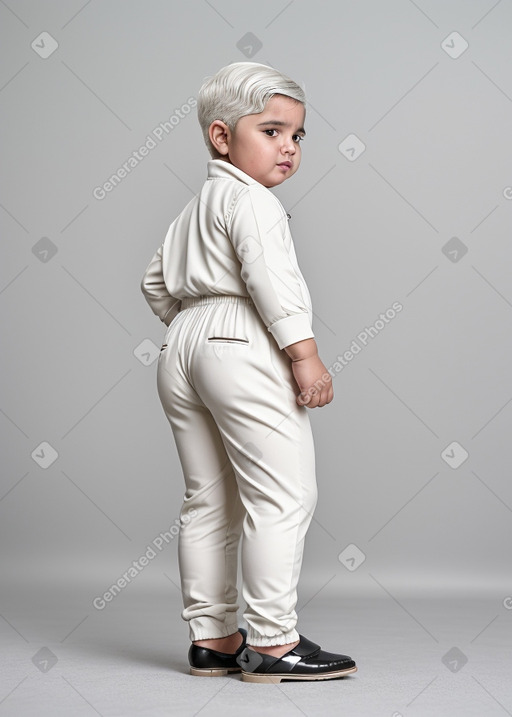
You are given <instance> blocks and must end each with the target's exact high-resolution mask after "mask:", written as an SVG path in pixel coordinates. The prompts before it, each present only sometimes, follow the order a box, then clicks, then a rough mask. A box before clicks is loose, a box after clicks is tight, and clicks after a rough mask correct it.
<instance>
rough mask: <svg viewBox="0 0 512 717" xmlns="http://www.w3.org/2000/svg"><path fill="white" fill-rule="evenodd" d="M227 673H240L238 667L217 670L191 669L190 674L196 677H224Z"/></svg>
mask: <svg viewBox="0 0 512 717" xmlns="http://www.w3.org/2000/svg"><path fill="white" fill-rule="evenodd" d="M229 672H241V668H240V667H219V668H211V669H206V668H200V667H191V668H190V674H191V675H195V676H196V677H224V676H225V675H227V674H228V673H229Z"/></svg>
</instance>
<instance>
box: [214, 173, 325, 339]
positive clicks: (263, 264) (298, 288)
mask: <svg viewBox="0 0 512 717" xmlns="http://www.w3.org/2000/svg"><path fill="white" fill-rule="evenodd" d="M227 230H228V235H229V238H230V241H231V243H232V244H233V248H234V250H235V252H236V255H237V257H238V259H239V261H240V263H241V265H242V268H241V277H242V279H243V280H244V282H245V284H246V286H247V291H248V293H249V294H250V296H251V298H252V300H253V301H254V304H255V306H256V309H257V311H258V313H259V314H260V316H261V318H262V320H263V322H264V323H265V326H266V327H267V330H268V331H270V333H271V334H272V336H273V337H274V339H275V340H276V342H277V344H278V346H279V348H280V349H282V348H284V347H285V346H289V345H290V344H292V343H295V342H296V341H301V340H303V339H308V338H313V337H314V333H313V330H312V327H311V320H310V315H309V311H310V310H311V304H310V296H309V292H308V289H307V285H306V282H305V281H304V277H303V276H302V273H301V271H300V269H299V266H298V264H297V258H296V255H295V249H294V246H293V241H292V238H291V235H290V232H289V230H288V224H287V219H286V214H285V212H284V209H283V207H282V205H281V203H280V202H279V200H278V199H277V197H275V196H274V195H273V194H272V193H271V192H269V191H268V190H265V189H263V188H261V187H257V186H254V185H252V186H250V187H248V188H246V189H244V190H243V191H242V192H241V193H240V194H239V195H238V197H237V200H236V202H235V206H234V208H233V210H232V213H231V215H230V217H229V218H228V221H227Z"/></svg>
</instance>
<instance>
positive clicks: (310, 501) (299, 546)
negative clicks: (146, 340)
mask: <svg viewBox="0 0 512 717" xmlns="http://www.w3.org/2000/svg"><path fill="white" fill-rule="evenodd" d="M305 102H306V98H305V95H304V92H303V91H302V89H301V88H300V87H299V86H298V85H297V84H296V83H295V82H293V81H292V80H290V79H289V78H288V77H285V76H284V75H282V74H281V73H279V72H277V71H276V70H274V69H273V68H271V67H268V66H266V65H261V64H259V63H254V62H237V63H233V64H231V65H228V66H227V67H224V68H222V69H221V70H219V72H218V73H217V74H216V75H215V76H214V77H210V78H209V79H208V80H207V81H206V82H205V83H204V84H203V86H202V87H201V89H200V92H199V98H198V116H199V122H200V124H201V127H202V131H203V135H204V139H205V142H206V145H207V147H208V149H209V152H210V154H211V156H212V159H211V160H210V161H208V165H207V167H208V178H207V180H206V182H205V183H204V185H203V187H202V189H201V190H200V192H199V194H198V195H197V196H195V197H194V198H193V199H192V200H191V201H190V202H189V203H188V204H187V206H186V207H185V208H184V209H183V211H182V212H181V214H180V215H179V216H178V217H177V218H176V219H175V220H174V222H173V223H172V224H171V226H170V228H169V230H168V232H167V235H166V237H165V240H164V242H163V244H162V245H161V246H160V248H159V249H158V251H157V252H156V253H155V255H154V257H153V259H152V260H151V262H150V264H149V266H148V268H147V269H146V272H145V274H144V277H143V279H142V282H141V289H142V291H143V293H144V296H145V298H146V300H147V301H148V303H149V305H150V307H151V309H152V310H153V312H154V313H155V314H156V315H157V316H159V318H160V319H161V320H162V321H163V322H164V323H165V324H166V325H167V326H168V329H167V331H166V334H165V339H164V342H163V346H162V348H161V351H160V355H159V359H158V371H157V389H158V394H159V397H160V400H161V402H162V407H163V409H164V412H165V414H166V416H167V419H168V421H169V423H170V425H171V429H172V432H173V435H174V439H175V442H176V448H177V451H178V455H179V459H180V462H181V466H182V469H183V475H184V479H185V486H186V491H185V495H184V500H183V506H182V509H181V513H180V521H181V531H180V536H179V542H178V563H179V569H180V577H181V588H182V595H183V604H184V610H183V612H182V613H181V617H182V618H183V619H184V620H186V621H187V622H188V624H189V636H190V639H191V641H192V644H191V646H190V649H189V655H188V657H189V663H190V672H191V674H193V675H225V674H227V673H228V672H237V671H238V672H239V671H240V670H241V671H242V679H243V680H245V681H252V682H268V681H270V682H280V681H281V680H282V679H294V680H297V679H299V680H317V679H330V678H335V677H340V676H343V675H346V674H348V673H351V672H355V671H356V670H357V667H356V665H355V662H354V661H353V660H352V659H351V658H350V657H348V656H347V655H338V654H332V653H327V652H324V651H323V650H321V649H320V646H319V645H317V644H315V643H314V642H311V641H310V640H308V639H306V638H305V637H303V636H302V635H299V633H298V632H297V630H296V623H297V613H296V612H295V606H296V603H297V591H296V588H297V583H298V579H299V573H300V568H301V563H302V555H303V548H304V539H305V535H306V531H307V529H308V527H309V524H310V522H311V518H312V514H313V511H314V509H315V506H316V501H317V485H316V476H315V456H314V444H313V437H312V432H311V426H310V422H309V416H308V414H307V411H306V406H308V407H309V408H314V407H317V406H325V405H326V404H327V403H330V402H331V401H332V399H333V388H332V380H331V376H330V375H329V373H328V371H327V369H326V367H325V366H324V364H323V363H322V361H321V360H320V358H319V356H318V352H317V346H316V342H315V339H314V333H313V331H312V328H311V323H312V307H311V299H310V295H309V292H308V288H307V286H306V282H305V281H304V277H303V276H302V274H301V271H300V269H299V266H298V263H297V258H296V255H295V249H294V245H293V241H292V237H291V235H290V230H289V228H288V221H287V214H286V213H285V211H284V209H283V207H282V205H281V203H280V202H279V200H278V199H277V198H276V196H275V195H274V194H273V193H272V192H271V191H270V188H272V187H275V186H277V185H279V184H281V183H282V182H284V181H285V180H286V179H288V178H289V177H291V176H292V175H294V174H295V172H296V171H297V170H298V168H299V164H300V159H301V146H300V145H301V142H302V140H303V139H304V136H305V131H304V118H305ZM297 389H298V391H297ZM242 533H243V540H242V541H241V542H242V553H241V562H242V578H243V590H242V595H243V598H244V600H245V601H246V603H247V609H246V611H245V613H244V615H243V616H244V618H245V620H246V621H247V624H248V629H247V632H246V630H244V629H243V628H238V620H237V610H238V604H237V599H238V592H237V587H236V584H237V560H238V545H239V542H240V537H241V534H242Z"/></svg>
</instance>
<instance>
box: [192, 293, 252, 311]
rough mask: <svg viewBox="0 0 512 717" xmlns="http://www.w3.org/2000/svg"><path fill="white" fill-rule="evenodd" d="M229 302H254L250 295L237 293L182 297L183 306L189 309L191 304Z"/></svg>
mask: <svg viewBox="0 0 512 717" xmlns="http://www.w3.org/2000/svg"><path fill="white" fill-rule="evenodd" d="M222 302H227V303H229V304H235V303H240V304H253V300H252V299H251V297H250V296H236V295H235V294H213V295H209V296H185V297H184V298H183V299H181V308H180V311H183V309H188V308H190V307H191V306H202V305H203V304H217V303H222Z"/></svg>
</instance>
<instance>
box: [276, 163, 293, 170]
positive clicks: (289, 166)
mask: <svg viewBox="0 0 512 717" xmlns="http://www.w3.org/2000/svg"><path fill="white" fill-rule="evenodd" d="M277 166H278V167H283V169H291V168H292V166H293V165H292V163H291V162H280V163H279V164H278V165H277Z"/></svg>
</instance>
